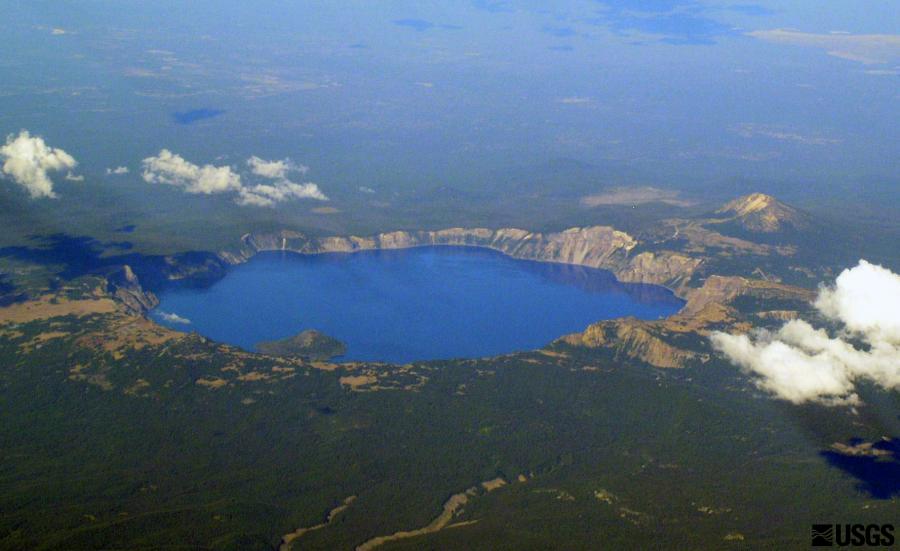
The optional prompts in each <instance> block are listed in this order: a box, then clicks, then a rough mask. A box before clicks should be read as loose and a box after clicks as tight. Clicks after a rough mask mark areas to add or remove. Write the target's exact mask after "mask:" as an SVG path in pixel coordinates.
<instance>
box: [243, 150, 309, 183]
mask: <svg viewBox="0 0 900 551" xmlns="http://www.w3.org/2000/svg"><path fill="white" fill-rule="evenodd" d="M247 166H249V167H250V171H251V172H252V173H253V174H256V175H257V176H262V177H263V178H271V179H280V180H283V179H286V178H287V176H288V173H290V172H298V173H300V174H306V173H307V172H308V171H309V167H308V166H304V165H298V164H295V163H294V162H292V161H291V160H290V159H282V160H280V161H266V160H264V159H260V158H259V157H257V156H256V155H254V156H252V157H250V158H249V159H247Z"/></svg>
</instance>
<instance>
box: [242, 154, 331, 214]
mask: <svg viewBox="0 0 900 551" xmlns="http://www.w3.org/2000/svg"><path fill="white" fill-rule="evenodd" d="M247 166H249V167H250V171H251V172H252V173H253V174H254V175H255V176H260V177H262V178H266V179H269V180H274V181H273V182H271V183H265V184H256V185H254V186H246V187H243V188H241V190H240V191H239V192H238V197H237V199H236V200H235V201H236V202H237V204H239V205H252V206H257V207H271V206H273V205H274V204H275V203H281V202H283V201H289V200H291V199H317V200H319V201H327V200H328V197H326V196H325V194H324V193H322V190H320V189H319V186H318V185H317V184H314V183H312V182H304V183H302V184H298V183H296V182H292V181H290V180H289V179H288V175H289V174H290V173H292V172H296V173H299V174H301V175H302V174H306V173H307V172H308V171H309V167H306V166H304V165H299V164H296V163H294V162H293V161H291V160H290V159H282V160H280V161H266V160H264V159H261V158H259V157H257V156H255V155H254V156H253V157H250V158H249V159H247Z"/></svg>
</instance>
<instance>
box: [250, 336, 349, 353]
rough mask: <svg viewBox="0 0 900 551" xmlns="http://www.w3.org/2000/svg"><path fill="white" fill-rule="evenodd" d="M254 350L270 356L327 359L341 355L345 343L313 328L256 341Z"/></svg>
mask: <svg viewBox="0 0 900 551" xmlns="http://www.w3.org/2000/svg"><path fill="white" fill-rule="evenodd" d="M256 350H257V351H258V352H261V353H263V354H269V355H271V356H291V357H302V358H307V359H310V360H328V359H331V358H334V357H336V356H343V355H344V353H345V352H346V351H347V347H346V345H344V343H342V342H341V341H339V340H337V339H335V338H334V337H329V336H328V335H326V334H324V333H320V332H319V331H316V330H315V329H307V330H306V331H303V332H302V333H297V334H296V335H293V336H291V337H287V338H284V339H279V340H274V341H263V342H260V343H257V345H256Z"/></svg>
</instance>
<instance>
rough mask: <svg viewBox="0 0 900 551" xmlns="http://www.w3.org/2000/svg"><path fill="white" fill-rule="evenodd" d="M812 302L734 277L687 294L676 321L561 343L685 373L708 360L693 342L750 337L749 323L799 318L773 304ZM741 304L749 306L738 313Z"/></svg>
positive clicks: (629, 324) (635, 323)
mask: <svg viewBox="0 0 900 551" xmlns="http://www.w3.org/2000/svg"><path fill="white" fill-rule="evenodd" d="M814 297H815V293H814V292H812V291H810V290H808V289H801V288H799V287H793V286H791V285H784V284H781V283H776V282H771V281H763V280H754V279H746V278H743V277H735V276H729V277H724V276H711V277H709V278H707V279H706V281H705V282H704V283H703V286H701V287H699V288H695V289H690V290H688V292H687V293H686V298H687V303H686V304H685V305H684V307H683V308H682V309H681V311H680V312H678V313H677V314H675V315H673V316H669V317H668V318H666V319H662V320H653V321H644V320H638V319H635V318H620V319H613V320H605V321H601V322H598V323H594V324H592V325H590V326H589V327H588V328H587V329H585V330H584V331H583V332H581V333H575V334H572V335H566V336H565V337H562V338H561V339H559V340H558V341H557V342H558V343H563V344H567V345H571V346H585V347H588V348H605V349H607V350H610V351H612V352H613V353H614V355H615V357H616V359H622V358H628V359H632V360H638V361H641V362H644V363H647V364H650V365H652V366H655V367H665V368H671V367H684V366H685V364H686V363H687V362H688V361H689V360H694V359H698V360H703V359H705V358H706V357H707V354H706V351H705V349H704V348H703V347H705V346H707V344H706V340H705V339H702V340H700V341H697V340H695V339H694V338H692V337H694V336H698V337H703V336H706V335H708V334H709V333H710V331H712V330H722V329H728V330H729V331H731V332H736V331H737V332H741V331H747V330H748V329H749V328H750V327H751V324H750V323H748V320H749V319H751V318H756V319H757V320H759V319H773V320H776V321H777V320H782V319H792V318H795V317H797V315H798V312H797V311H796V310H777V311H771V310H767V309H766V308H768V306H767V305H768V304H769V301H777V302H779V303H782V304H791V305H792V306H794V307H798V308H801V309H802V308H803V307H804V305H807V304H808V303H809V302H811V301H812V300H813V298H814ZM741 298H744V299H751V300H749V301H745V302H747V304H742V305H740V307H738V306H739V305H738V304H737V302H738V299H741ZM754 299H758V301H757V300H754ZM698 344H700V345H701V347H700V348H698V346H697V345H698Z"/></svg>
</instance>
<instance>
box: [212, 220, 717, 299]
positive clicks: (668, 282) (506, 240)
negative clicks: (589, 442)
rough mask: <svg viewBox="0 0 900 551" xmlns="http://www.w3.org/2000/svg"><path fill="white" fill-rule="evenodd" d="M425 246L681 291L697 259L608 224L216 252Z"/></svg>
mask: <svg viewBox="0 0 900 551" xmlns="http://www.w3.org/2000/svg"><path fill="white" fill-rule="evenodd" d="M431 245H456V246H470V247H484V248H488V249H493V250H495V251H499V252H502V253H504V254H507V255H509V256H511V257H514V258H521V259H526V260H541V261H545V262H559V263H564V264H577V265H580V266H588V267H591V268H603V269H605V270H609V271H611V272H613V273H614V274H615V275H616V277H617V278H618V279H619V280H620V281H625V282H633V283H652V284H656V285H665V286H667V287H669V288H671V289H673V290H674V291H675V292H676V293H678V294H684V293H685V292H686V290H687V283H688V281H690V279H691V276H692V275H693V273H694V272H695V270H696V269H697V268H698V266H700V264H701V263H702V259H700V258H695V257H691V256H687V255H685V254H682V253H678V252H674V251H656V252H647V251H645V252H640V253H635V249H636V247H637V246H638V241H637V240H636V239H635V238H633V237H632V236H630V235H628V234H627V233H625V232H622V231H619V230H616V229H614V228H611V227H609V226H591V227H587V228H570V229H568V230H565V231H561V232H557V233H536V232H529V231H526V230H521V229H516V228H502V229H499V230H490V229H486V228H450V229H445V230H437V231H412V232H407V231H395V232H388V233H382V234H378V235H375V236H371V237H356V236H348V237H309V236H306V235H304V234H301V233H298V232H291V231H282V232H276V233H267V234H246V235H244V236H243V237H242V238H241V244H240V247H239V248H238V249H237V250H234V251H224V252H222V253H220V256H221V257H222V258H223V259H224V260H225V261H226V262H229V263H240V262H243V261H245V260H247V259H248V258H250V257H251V256H253V255H254V254H256V253H257V252H259V251H278V250H283V251H294V252H298V253H303V254H315V253H325V252H353V251H363V250H372V249H403V248H410V247H421V246H431Z"/></svg>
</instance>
